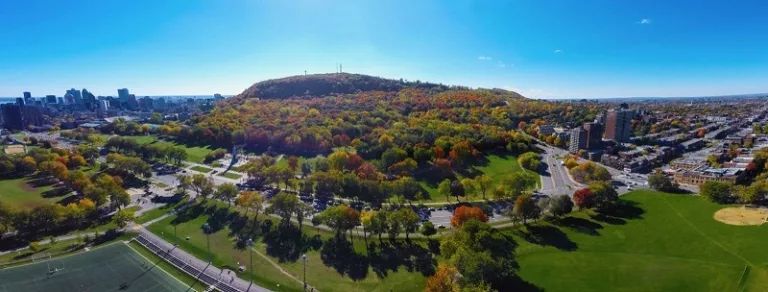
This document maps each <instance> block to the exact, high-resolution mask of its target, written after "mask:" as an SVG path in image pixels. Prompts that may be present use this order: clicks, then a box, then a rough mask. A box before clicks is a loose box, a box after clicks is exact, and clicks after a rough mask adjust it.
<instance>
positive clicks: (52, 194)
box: [40, 187, 72, 199]
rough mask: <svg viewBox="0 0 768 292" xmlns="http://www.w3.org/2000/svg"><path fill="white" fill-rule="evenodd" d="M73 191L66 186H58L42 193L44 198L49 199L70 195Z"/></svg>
mask: <svg viewBox="0 0 768 292" xmlns="http://www.w3.org/2000/svg"><path fill="white" fill-rule="evenodd" d="M71 192H72V191H71V190H69V189H68V188H65V187H58V188H54V189H51V190H48V191H45V192H43V193H42V194H40V196H42V197H43V198H46V199H49V198H57V197H63V196H66V195H69V193H71Z"/></svg>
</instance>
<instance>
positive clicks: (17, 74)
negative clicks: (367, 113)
mask: <svg viewBox="0 0 768 292" xmlns="http://www.w3.org/2000/svg"><path fill="white" fill-rule="evenodd" d="M337 4H339V5H327V4H325V3H317V2H313V1H296V2H293V1H291V2H249V1H225V2H218V1H216V2H215V1H162V2H156V1H136V2H122V3H120V2H91V1H74V2H67V3H58V2H52V3H46V4H45V5H38V3H36V2H35V1H23V2H18V1H11V2H5V3H2V4H0V11H1V12H0V16H2V17H0V34H2V35H3V36H4V38H3V41H2V46H3V50H0V63H3V66H2V68H0V96H11V97H12V96H17V95H18V94H20V93H21V92H23V91H31V92H33V93H34V92H39V93H40V94H43V93H44V94H57V95H58V94H59V92H60V89H61V88H70V87H72V86H73V85H75V84H78V85H79V86H78V87H84V88H89V89H92V90H93V92H98V93H99V94H103V92H113V91H114V89H115V88H122V87H127V88H133V89H134V90H135V91H136V92H141V93H142V95H200V94H210V93H212V92H224V93H227V94H238V93H240V92H242V90H244V89H246V88H247V87H249V86H250V85H251V84H253V83H255V82H258V81H262V80H266V79H273V78H280V77H285V76H292V75H301V74H303V73H304V71H305V70H306V72H307V73H310V74H312V73H329V72H334V71H335V68H336V66H337V64H339V63H341V64H344V72H350V73H360V74H367V75H373V76H381V77H385V78H392V79H400V78H403V79H408V80H422V81H429V82H435V83H444V84H451V85H463V86H470V87H474V88H477V87H486V88H491V87H497V88H504V89H509V90H515V91H518V92H519V93H521V94H523V95H524V96H527V97H532V98H603V97H627V96H648V97H655V96H713V95H732V94H747V93H762V92H768V87H767V86H766V85H765V84H768V69H766V66H765V65H766V64H768V55H767V54H764V49H763V48H764V47H766V45H768V40H766V39H765V38H761V37H760V36H762V34H763V32H764V31H766V30H768V24H766V23H765V22H764V21H762V20H761V19H762V14H761V11H765V9H766V8H767V6H768V3H764V2H761V1H753V0H749V1H740V2H739V3H738V5H732V4H728V3H708V4H707V5H701V3H700V2H697V1H675V2H674V3H669V2H667V1H643V2H616V1H593V2H590V3H589V4H588V5H584V4H583V3H574V2H572V1H564V0H551V1H530V2H522V1H521V2H510V3H477V2H461V1H459V2H451V3H443V2H438V1H423V2H418V3H410V2H404V1H393V2H385V3H361V2H354V3H353V2H345V1H339V2H338V3H337ZM341 4H344V5H341ZM404 7H408V9H404ZM72 15H83V16H84V17H71V16H72ZM286 15H290V17H288V18H286V17H285V16H286ZM30 19H35V21H29V20H30ZM139 19H141V20H139ZM94 24H98V25H94Z"/></svg>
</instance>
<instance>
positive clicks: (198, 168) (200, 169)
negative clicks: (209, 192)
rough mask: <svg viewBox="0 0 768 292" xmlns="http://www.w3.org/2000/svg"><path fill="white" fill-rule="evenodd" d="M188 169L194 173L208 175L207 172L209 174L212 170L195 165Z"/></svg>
mask: <svg viewBox="0 0 768 292" xmlns="http://www.w3.org/2000/svg"><path fill="white" fill-rule="evenodd" d="M190 169H191V170H194V171H198V172H202V173H209V172H211V171H212V170H213V169H210V168H207V167H204V166H199V165H195V166H193V167H192V168H190Z"/></svg>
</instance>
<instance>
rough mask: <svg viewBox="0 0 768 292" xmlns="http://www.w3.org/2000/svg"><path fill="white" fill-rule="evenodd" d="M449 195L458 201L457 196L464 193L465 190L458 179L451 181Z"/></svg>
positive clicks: (461, 195)
mask: <svg viewBox="0 0 768 292" xmlns="http://www.w3.org/2000/svg"><path fill="white" fill-rule="evenodd" d="M451 195H452V196H454V197H456V201H459V197H463V196H465V195H466V190H464V186H463V185H462V184H461V182H459V181H458V180H455V181H452V182H451Z"/></svg>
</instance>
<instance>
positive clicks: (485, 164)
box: [416, 154, 541, 202]
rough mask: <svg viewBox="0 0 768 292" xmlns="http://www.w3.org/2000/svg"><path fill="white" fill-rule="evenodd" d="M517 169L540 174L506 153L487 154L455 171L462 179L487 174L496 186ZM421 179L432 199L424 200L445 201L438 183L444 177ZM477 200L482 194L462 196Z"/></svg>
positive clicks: (457, 177) (419, 177) (456, 176)
mask: <svg viewBox="0 0 768 292" xmlns="http://www.w3.org/2000/svg"><path fill="white" fill-rule="evenodd" d="M516 171H526V172H530V173H533V174H536V176H537V177H538V176H539V174H538V173H536V172H534V171H530V170H526V169H523V168H522V167H521V166H520V164H518V163H517V156H512V155H506V154H490V155H486V156H485V159H484V161H481V162H479V163H475V164H473V165H471V166H470V167H468V168H467V169H466V170H462V171H456V172H454V176H455V179H458V180H461V179H463V178H465V177H472V178H474V177H476V176H479V175H481V174H485V175H487V176H489V177H490V178H491V179H492V180H493V185H494V187H495V186H496V185H498V184H499V183H501V180H502V179H503V178H504V176H505V175H507V174H509V173H511V172H516ZM427 172H428V173H432V172H431V170H428V171H427ZM416 178H417V179H418V180H419V184H421V186H422V187H423V188H424V190H426V191H427V192H428V193H429V195H430V199H429V200H425V201H424V202H445V197H442V196H438V195H437V185H438V184H440V182H441V181H442V179H432V178H429V177H425V176H417V177H416ZM540 184H541V181H540V180H539V181H538V182H537V185H540ZM471 199H474V200H477V199H481V196H480V195H476V197H475V198H467V197H464V198H462V201H466V200H471ZM455 200H456V198H455V197H451V199H450V200H449V201H455Z"/></svg>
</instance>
